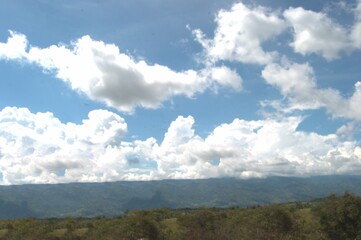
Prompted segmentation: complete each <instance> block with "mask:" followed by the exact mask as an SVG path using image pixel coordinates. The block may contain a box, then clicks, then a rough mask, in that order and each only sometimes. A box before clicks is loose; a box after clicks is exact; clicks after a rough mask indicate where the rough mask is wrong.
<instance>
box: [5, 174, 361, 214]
mask: <svg viewBox="0 0 361 240" xmlns="http://www.w3.org/2000/svg"><path fill="white" fill-rule="evenodd" d="M346 191H348V192H351V193H353V194H356V195H361V176H316V177H305V178H298V177H268V178H260V179H247V180H245V179H237V178H218V179H199V180H159V181H120V182H105V183H67V184H29V185H11V186H0V219H16V218H28V217H32V218H61V217H67V216H69V217H95V216H119V215H122V214H124V212H125V211H127V210H135V209H153V208H172V209H177V208H196V207H220V208H223V207H250V206H255V205H265V204H271V203H285V202H294V201H304V200H311V199H315V198H322V197H325V196H327V195H329V194H332V193H336V194H343V193H344V192H346Z"/></svg>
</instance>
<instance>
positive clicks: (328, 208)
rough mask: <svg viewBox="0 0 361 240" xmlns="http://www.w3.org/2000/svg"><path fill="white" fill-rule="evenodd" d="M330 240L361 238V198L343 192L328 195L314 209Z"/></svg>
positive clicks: (357, 239)
mask: <svg viewBox="0 0 361 240" xmlns="http://www.w3.org/2000/svg"><path fill="white" fill-rule="evenodd" d="M315 212H316V214H317V215H318V216H319V218H320V224H321V226H322V228H323V230H324V231H325V233H326V234H327V236H328V237H329V238H330V239H331V240H339V239H343V240H361V198H360V197H356V196H354V195H351V194H350V193H345V194H344V195H343V196H342V197H337V196H336V195H331V196H329V197H328V198H327V199H326V200H325V201H324V203H322V204H321V205H320V206H319V207H318V208H316V210H315Z"/></svg>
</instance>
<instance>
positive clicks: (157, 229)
mask: <svg viewBox="0 0 361 240" xmlns="http://www.w3.org/2000/svg"><path fill="white" fill-rule="evenodd" d="M360 238H361V197H358V196H355V195H352V194H348V193H346V194H344V195H343V196H336V195H331V196H328V197H327V198H324V199H317V201H305V202H295V203H287V204H273V205H266V206H262V207H252V208H197V209H177V210H170V209H153V210H137V211H129V212H127V213H126V214H125V215H123V216H121V217H109V218H105V217H97V218H69V217H67V218H57V219H17V220H0V239H4V240H5V239H6V240H17V239H27V240H39V239H44V240H45V239H46V240H59V239H65V240H75V239H76V240H99V239H127V240H138V239H148V240H182V239H184V240H188V239H195V240H219V239H224V240H227V239H229V240H231V239H232V240H235V239H239V240H255V239H256V240H305V239H307V240H340V239H342V240H355V239H360Z"/></svg>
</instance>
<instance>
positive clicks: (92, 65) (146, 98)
mask: <svg viewBox="0 0 361 240" xmlns="http://www.w3.org/2000/svg"><path fill="white" fill-rule="evenodd" d="M27 45H28V43H27V40H26V38H25V36H24V35H20V34H16V33H13V32H12V33H11V36H10V37H9V39H8V41H7V43H1V45H0V57H2V58H5V59H22V60H26V61H28V62H30V63H34V64H37V65H39V66H40V67H42V68H43V69H44V70H45V71H47V72H55V73H56V76H57V78H59V79H61V80H63V81H65V82H66V83H68V84H69V85H70V86H71V88H72V89H73V90H76V91H79V92H81V93H84V94H85V95H86V96H88V97H89V98H90V99H92V100H97V101H101V102H103V103H106V104H107V105H108V106H111V107H114V108H116V109H118V110H120V111H124V112H132V111H133V110H134V108H136V107H144V108H157V107H159V106H160V105H161V104H162V103H163V102H164V101H166V100H169V99H170V98H172V97H174V96H177V95H183V96H186V97H193V96H194V95H195V94H197V93H202V92H203V91H205V90H206V89H207V88H211V89H217V88H218V87H219V86H227V87H234V88H235V89H236V90H239V89H241V84H242V81H241V78H240V77H239V76H238V75H237V73H236V72H235V71H233V70H231V69H229V68H227V67H219V68H214V69H213V68H212V67H209V68H206V69H202V70H199V71H195V70H186V71H181V72H177V71H173V70H172V69H170V68H168V67H166V66H162V65H158V64H154V65H149V64H148V63H146V62H145V61H143V60H141V61H136V60H134V59H133V58H132V57H130V56H128V55H127V54H124V53H120V51H119V48H118V47H117V46H115V45H113V44H105V43H104V42H102V41H95V40H93V39H91V38H90V37H89V36H84V37H82V38H80V39H78V40H76V41H75V42H73V43H72V44H71V45H70V46H65V45H59V46H55V45H52V46H50V47H48V48H38V47H30V48H29V50H28V51H26V48H27ZM214 72H217V73H218V74H215V75H214V74H213V73H214ZM213 75H214V77H215V79H213V78H212V77H213Z"/></svg>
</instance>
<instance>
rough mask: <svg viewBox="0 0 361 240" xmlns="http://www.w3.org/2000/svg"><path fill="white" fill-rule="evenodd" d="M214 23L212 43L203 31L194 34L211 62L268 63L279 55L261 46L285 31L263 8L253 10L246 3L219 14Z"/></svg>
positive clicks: (276, 16) (282, 22)
mask: <svg viewBox="0 0 361 240" xmlns="http://www.w3.org/2000/svg"><path fill="white" fill-rule="evenodd" d="M215 22H216V24H217V28H216V30H215V32H214V38H213V39H206V36H205V35H204V33H203V32H202V31H201V30H200V29H196V30H194V31H193V34H194V36H195V38H196V40H197V41H198V42H199V43H200V44H201V45H202V46H203V47H204V48H205V52H206V55H207V57H208V60H210V61H211V62H216V61H219V60H228V61H237V62H242V63H256V64H266V63H269V62H271V61H272V60H273V59H274V57H275V56H276V53H275V52H265V51H264V50H263V49H262V44H263V43H264V42H265V41H267V40H269V39H271V38H272V37H274V36H276V35H278V34H280V33H281V32H282V31H283V30H284V29H285V27H286V24H285V22H284V20H282V19H281V18H280V17H279V16H278V15H277V13H275V12H271V11H269V10H268V9H266V8H261V7H258V8H253V9H252V8H249V7H248V6H246V5H244V4H243V3H237V4H235V5H233V7H232V8H231V9H230V10H229V11H227V10H221V11H219V13H218V15H217V17H216V19H215Z"/></svg>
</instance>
